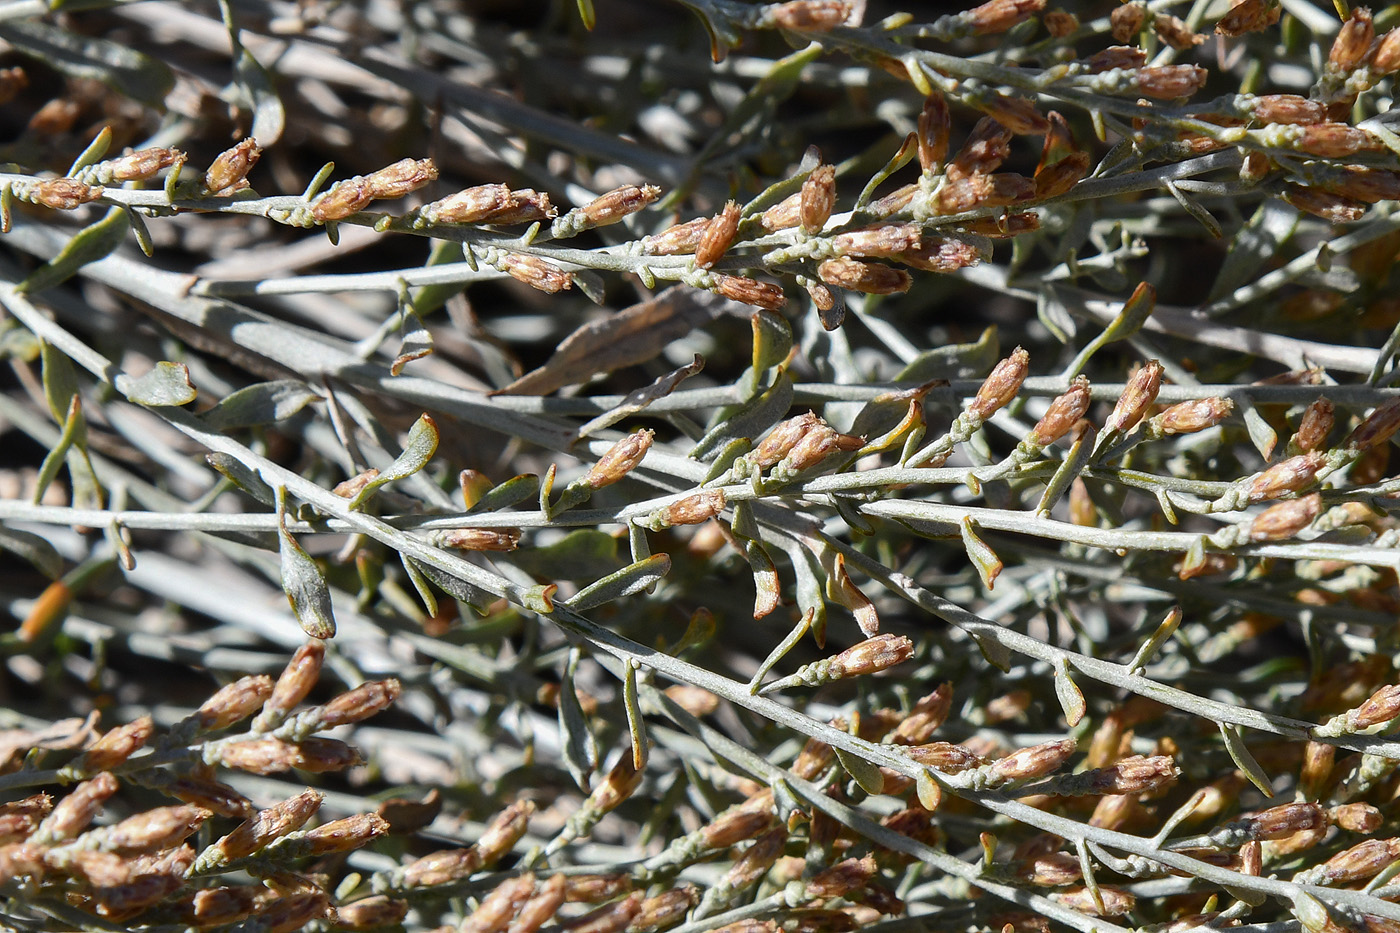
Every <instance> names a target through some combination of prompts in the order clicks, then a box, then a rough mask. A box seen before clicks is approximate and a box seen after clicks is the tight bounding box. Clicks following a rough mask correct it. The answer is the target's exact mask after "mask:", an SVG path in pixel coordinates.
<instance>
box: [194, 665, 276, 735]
mask: <svg viewBox="0 0 1400 933" xmlns="http://www.w3.org/2000/svg"><path fill="white" fill-rule="evenodd" d="M270 696H272V678H271V677H268V676H267V675H266V674H250V675H249V676H247V677H240V678H239V679H238V680H235V681H234V682H233V683H231V684H226V685H224V686H223V687H220V688H219V689H218V691H217V692H215V694H214V695H213V696H211V697H210V698H209V699H207V700H205V701H204V704H203V705H202V706H200V708H199V709H198V710H196V711H195V714H194V718H195V719H196V720H197V721H198V723H199V727H200V728H201V729H205V730H214V729H227V728H228V727H229V726H231V725H233V724H234V723H236V722H241V721H242V720H244V719H246V718H248V717H249V716H251V715H253V713H254V712H256V711H257V709H258V708H259V707H261V706H262V705H263V703H264V702H266V700H267V698H268V697H270Z"/></svg>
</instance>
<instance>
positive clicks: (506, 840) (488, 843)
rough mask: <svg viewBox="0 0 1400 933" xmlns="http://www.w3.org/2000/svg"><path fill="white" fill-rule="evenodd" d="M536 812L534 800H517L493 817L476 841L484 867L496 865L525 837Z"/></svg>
mask: <svg viewBox="0 0 1400 933" xmlns="http://www.w3.org/2000/svg"><path fill="white" fill-rule="evenodd" d="M534 813H535V803H534V801H532V800H517V801H516V802H515V803H513V804H511V805H510V806H508V807H506V808H505V809H504V810H502V811H501V812H500V813H497V814H496V815H495V817H493V818H492V820H491V822H490V823H489V824H488V825H487V827H486V828H485V829H484V830H482V832H481V837H480V838H479V839H477V841H476V847H477V850H478V851H480V853H481V864H482V865H483V867H484V866H487V865H494V864H495V863H496V862H497V861H498V860H500V859H501V858H502V857H504V856H505V855H506V853H508V852H510V850H511V849H512V848H514V847H515V844H516V843H517V842H519V841H520V840H521V839H522V838H524V836H525V832H526V830H528V829H529V828H530V817H531V816H533V815H534Z"/></svg>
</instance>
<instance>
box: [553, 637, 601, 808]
mask: <svg viewBox="0 0 1400 933" xmlns="http://www.w3.org/2000/svg"><path fill="white" fill-rule="evenodd" d="M582 657H583V655H582V653H581V652H580V651H579V649H578V648H571V649H569V661H568V663H567V664H565V665H564V676H563V678H562V679H561V680H560V683H559V731H560V733H561V734H562V735H563V737H564V748H563V753H564V755H563V757H564V767H566V768H568V770H569V774H570V775H572V776H573V779H574V783H576V784H577V785H578V786H579V789H580V790H582V791H583V792H584V793H585V794H586V793H588V792H589V790H590V789H591V788H592V784H593V772H595V771H597V770H598V740H597V738H596V737H595V736H594V735H593V733H592V732H591V731H589V729H588V719H587V717H585V716H584V714H583V706H582V705H580V704H579V701H578V691H577V689H576V688H575V687H574V674H575V673H576V672H577V671H578V663H579V660H580V658H582Z"/></svg>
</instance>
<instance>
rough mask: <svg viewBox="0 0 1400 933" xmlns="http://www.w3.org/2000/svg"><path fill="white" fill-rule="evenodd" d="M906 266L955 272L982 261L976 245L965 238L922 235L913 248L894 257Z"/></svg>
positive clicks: (929, 270)
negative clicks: (919, 241)
mask: <svg viewBox="0 0 1400 933" xmlns="http://www.w3.org/2000/svg"><path fill="white" fill-rule="evenodd" d="M894 258H895V259H897V260H898V261H900V262H902V263H904V264H905V265H906V266H912V267H913V268H915V269H922V270H924V271H925V272H944V273H947V272H956V271H957V270H959V269H965V268H967V267H968V266H975V265H977V263H979V262H981V261H982V255H981V253H979V252H978V251H977V247H976V246H974V245H973V244H971V243H969V242H967V241H966V240H958V239H954V238H951V237H935V236H924V237H922V242H921V243H920V244H919V245H918V246H916V247H914V248H913V249H908V250H905V251H904V252H902V253H900V254H899V255H898V256H895V257H894Z"/></svg>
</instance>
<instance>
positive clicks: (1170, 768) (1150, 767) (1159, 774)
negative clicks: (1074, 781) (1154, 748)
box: [1084, 755, 1180, 795]
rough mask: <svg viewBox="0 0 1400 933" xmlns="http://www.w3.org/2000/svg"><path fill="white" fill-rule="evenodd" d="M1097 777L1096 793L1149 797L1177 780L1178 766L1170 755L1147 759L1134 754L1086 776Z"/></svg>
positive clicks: (1095, 781)
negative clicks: (1149, 794)
mask: <svg viewBox="0 0 1400 933" xmlns="http://www.w3.org/2000/svg"><path fill="white" fill-rule="evenodd" d="M1091 773H1092V774H1093V777H1092V784H1093V787H1094V789H1095V790H1096V791H1101V792H1103V793H1107V794H1134V795H1136V794H1147V793H1151V792H1152V791H1155V790H1158V789H1159V788H1162V787H1166V786H1167V785H1169V784H1171V783H1173V782H1174V781H1176V777H1177V774H1179V773H1180V772H1179V771H1178V770H1177V767H1176V763H1175V762H1173V761H1172V759H1171V758H1170V757H1168V756H1166V755H1155V756H1153V757H1151V758H1144V757H1143V756H1142V755H1132V756H1129V757H1127V758H1124V759H1122V760H1121V761H1119V762H1117V763H1116V764H1112V765H1109V766H1108V767H1106V768H1100V769H1098V770H1097V772H1085V775H1084V776H1085V777H1087V776H1088V775H1089V774H1091Z"/></svg>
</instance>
